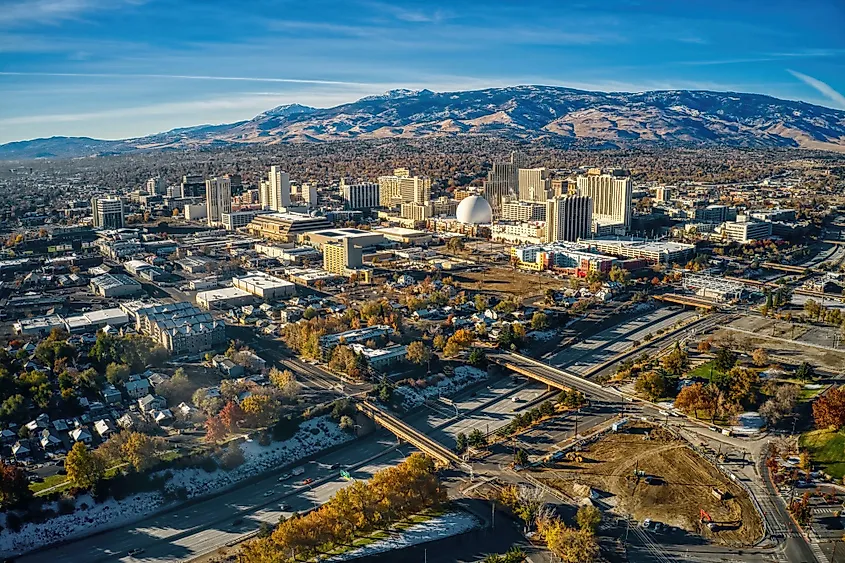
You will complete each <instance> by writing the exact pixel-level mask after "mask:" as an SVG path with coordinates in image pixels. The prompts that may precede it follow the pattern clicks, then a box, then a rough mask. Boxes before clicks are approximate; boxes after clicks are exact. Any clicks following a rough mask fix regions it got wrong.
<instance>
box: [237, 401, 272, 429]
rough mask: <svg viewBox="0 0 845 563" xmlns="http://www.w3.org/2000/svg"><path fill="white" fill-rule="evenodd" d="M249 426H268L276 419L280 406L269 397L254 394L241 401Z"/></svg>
mask: <svg viewBox="0 0 845 563" xmlns="http://www.w3.org/2000/svg"><path fill="white" fill-rule="evenodd" d="M241 408H242V409H243V412H244V414H245V415H246V422H247V424H248V425H249V426H252V427H255V426H266V425H268V424H270V422H272V421H273V419H274V418H275V416H276V414H277V412H278V408H279V404H278V402H277V401H276V400H275V399H273V397H271V396H269V395H259V394H252V395H250V396H249V397H247V398H246V399H244V400H243V401H241Z"/></svg>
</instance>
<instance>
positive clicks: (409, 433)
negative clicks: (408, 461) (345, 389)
mask: <svg viewBox="0 0 845 563" xmlns="http://www.w3.org/2000/svg"><path fill="white" fill-rule="evenodd" d="M356 406H357V407H358V410H359V411H361V412H362V413H364V414H366V415H367V416H369V417H370V418H372V419H373V421H374V422H375V423H376V424H380V425H381V426H383V427H384V428H386V429H388V430H390V431H391V432H393V433H394V434H396V436H398V437H399V438H401V439H403V440H405V441H406V442H408V443H409V444H413V445H414V446H416V447H417V448H418V449H419V450H420V451H422V452H424V453H426V454H428V455H430V456H431V457H433V458H434V459H435V460H437V461H438V462H439V463H440V464H442V465H446V466H451V465H460V464H461V459H460V458H459V457H458V456H457V454H455V452H453V451H452V450H450V449H449V448H447V447H445V446H443V445H442V444H440V443H438V442H436V441H435V440H432V439H431V438H429V437H428V436H426V435H425V434H423V433H422V432H420V431H419V430H417V429H416V428H414V427H413V426H411V425H409V424H407V423H405V422H403V421H402V420H400V419H398V418H396V417H395V416H393V415H392V414H389V413H388V412H386V411H385V410H384V409H382V408H381V407H379V406H378V405H375V404H373V403H371V402H370V401H359V402H357V403H356Z"/></svg>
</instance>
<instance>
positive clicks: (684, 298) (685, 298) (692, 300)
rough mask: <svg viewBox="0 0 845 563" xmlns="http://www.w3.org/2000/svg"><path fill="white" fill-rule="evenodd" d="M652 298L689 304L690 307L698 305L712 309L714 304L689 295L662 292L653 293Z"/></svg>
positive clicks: (714, 306)
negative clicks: (660, 293)
mask: <svg viewBox="0 0 845 563" xmlns="http://www.w3.org/2000/svg"><path fill="white" fill-rule="evenodd" d="M652 298H654V299H656V300H658V301H664V302H666V303H676V304H678V305H689V306H690V307H698V308H701V309H707V310H708V311H712V310H713V309H715V308H716V305H715V304H714V303H712V302H711V301H705V300H703V299H699V298H697V297H690V296H689V295H676V294H674V293H664V294H663V295H653V296H652Z"/></svg>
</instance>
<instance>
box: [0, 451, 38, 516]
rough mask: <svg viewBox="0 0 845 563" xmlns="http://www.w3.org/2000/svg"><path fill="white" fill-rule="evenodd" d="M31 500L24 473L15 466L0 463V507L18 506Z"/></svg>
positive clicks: (27, 480) (27, 481) (30, 492)
mask: <svg viewBox="0 0 845 563" xmlns="http://www.w3.org/2000/svg"><path fill="white" fill-rule="evenodd" d="M31 498H32V491H31V490H30V488H29V479H28V478H27V476H26V471H24V470H23V468H21V467H19V466H17V465H12V464H10V463H5V462H3V463H0V506H3V507H4V508H8V507H14V506H18V505H20V504H22V503H24V502H26V501H28V500H29V499H31Z"/></svg>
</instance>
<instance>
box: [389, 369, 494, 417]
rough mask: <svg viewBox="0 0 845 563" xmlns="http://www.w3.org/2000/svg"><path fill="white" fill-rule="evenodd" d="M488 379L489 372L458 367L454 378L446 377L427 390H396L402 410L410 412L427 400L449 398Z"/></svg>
mask: <svg viewBox="0 0 845 563" xmlns="http://www.w3.org/2000/svg"><path fill="white" fill-rule="evenodd" d="M485 379H487V372H486V371H484V370H480V369H478V368H475V367H472V366H458V367H456V368H455V373H454V375H452V377H445V378H444V379H442V380H440V381H438V382H437V383H436V384H432V385H429V386H428V387H426V388H425V389H415V388H413V387H410V386H402V387H399V388H397V389H396V391H394V393H398V394H399V396H400V397H401V398H400V402H401V404H402V408H404V409H405V410H410V409H412V408H414V407H418V406H420V405H421V404H423V403H424V402H425V400H426V399H433V398H435V397H449V396H451V395H454V394H455V393H457V392H458V391H460V390H462V389H465V388H467V387H469V386H470V385H472V384H474V383H478V382H479V381H483V380H485Z"/></svg>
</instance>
